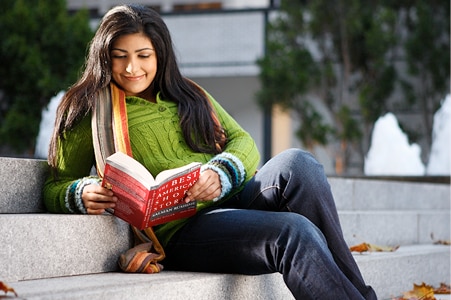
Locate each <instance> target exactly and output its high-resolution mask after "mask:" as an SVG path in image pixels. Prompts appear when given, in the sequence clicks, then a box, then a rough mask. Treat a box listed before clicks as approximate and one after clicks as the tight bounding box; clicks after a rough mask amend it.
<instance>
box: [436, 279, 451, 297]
mask: <svg viewBox="0 0 451 300" xmlns="http://www.w3.org/2000/svg"><path fill="white" fill-rule="evenodd" d="M434 293H435V294H437V295H439V294H440V295H445V294H451V286H450V285H449V284H446V283H443V282H442V283H440V287H438V288H436V289H434Z"/></svg>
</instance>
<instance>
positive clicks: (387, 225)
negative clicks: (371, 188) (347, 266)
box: [338, 210, 451, 246]
mask: <svg viewBox="0 0 451 300" xmlns="http://www.w3.org/2000/svg"><path fill="white" fill-rule="evenodd" d="M338 215H339V218H340V222H341V226H342V229H343V236H344V238H345V240H346V243H347V244H348V245H350V246H351V245H356V244H360V243H362V242H367V243H372V244H379V245H387V246H396V245H412V244H430V243H433V242H436V241H438V240H448V241H449V240H450V236H451V232H450V224H451V221H450V212H449V210H410V211H401V210H373V211H364V210H361V211H339V212H338Z"/></svg>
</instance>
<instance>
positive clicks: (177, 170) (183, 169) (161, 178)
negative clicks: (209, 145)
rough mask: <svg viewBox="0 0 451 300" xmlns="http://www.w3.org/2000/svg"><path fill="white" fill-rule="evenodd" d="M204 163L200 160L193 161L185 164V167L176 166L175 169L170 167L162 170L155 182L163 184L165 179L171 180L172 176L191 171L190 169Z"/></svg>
mask: <svg viewBox="0 0 451 300" xmlns="http://www.w3.org/2000/svg"><path fill="white" fill-rule="evenodd" d="M201 165H202V164H201V163H199V162H192V163H190V164H188V165H185V166H183V167H179V168H175V169H169V170H164V171H161V172H160V173H159V174H158V175H157V176H156V177H155V182H156V183H157V184H161V183H162V182H164V181H167V180H170V179H172V178H175V177H178V176H180V175H182V174H186V173H189V172H190V171H192V170H194V169H195V168H197V167H199V166H201Z"/></svg>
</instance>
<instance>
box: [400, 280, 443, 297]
mask: <svg viewBox="0 0 451 300" xmlns="http://www.w3.org/2000/svg"><path fill="white" fill-rule="evenodd" d="M403 296H404V298H403V299H412V300H414V299H421V300H435V297H434V288H433V287H432V286H430V285H427V284H425V283H424V282H423V283H422V284H421V285H417V284H413V290H411V291H408V292H405V293H403Z"/></svg>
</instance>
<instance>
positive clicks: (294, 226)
mask: <svg viewBox="0 0 451 300" xmlns="http://www.w3.org/2000/svg"><path fill="white" fill-rule="evenodd" d="M282 232H283V233H284V234H283V236H284V240H286V242H287V243H292V244H293V245H295V247H296V248H297V247H298V246H300V245H312V244H315V245H324V246H327V242H326V238H325V237H324V235H323V233H322V232H321V230H319V228H318V227H317V226H316V225H315V224H313V223H312V222H311V221H310V220H309V219H307V218H306V217H304V216H302V215H299V214H296V213H287V214H286V215H284V230H283V231H282ZM287 246H288V245H287Z"/></svg>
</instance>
